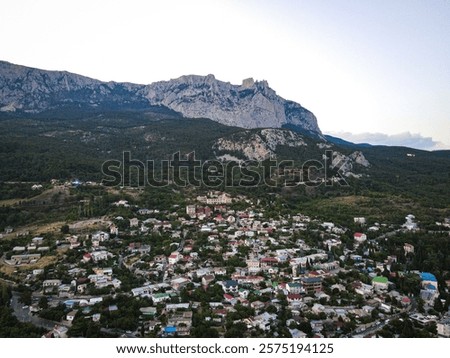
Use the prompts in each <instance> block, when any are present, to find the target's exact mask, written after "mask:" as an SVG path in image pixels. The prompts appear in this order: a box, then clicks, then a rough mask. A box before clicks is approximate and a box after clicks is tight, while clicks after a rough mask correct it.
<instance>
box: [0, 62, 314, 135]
mask: <svg viewBox="0 0 450 358" xmlns="http://www.w3.org/2000/svg"><path fill="white" fill-rule="evenodd" d="M155 106H160V107H165V108H168V109H170V110H173V111H176V112H178V113H180V114H181V115H182V116H184V117H186V118H209V119H211V120H213V121H215V122H218V123H221V124H225V125H228V126H237V127H242V128H283V127H286V128H289V129H291V130H295V131H298V132H303V133H308V134H312V135H313V136H320V137H321V131H320V129H319V126H318V125H317V120H316V117H315V116H314V114H312V113H311V112H310V111H308V110H307V109H305V108H303V107H302V106H301V105H300V104H298V103H296V102H293V101H288V100H285V99H283V98H281V97H280V96H278V95H277V94H276V92H275V91H274V90H273V89H271V88H270V87H269V85H268V83H267V82H266V81H254V80H253V79H251V78H249V79H246V80H244V81H243V82H242V84H241V85H232V84H230V83H228V82H222V81H219V80H217V79H216V78H215V77H214V76H213V75H208V76H195V75H190V76H182V77H180V78H177V79H173V80H170V81H161V82H155V83H152V84H149V85H138V84H132V83H118V82H102V81H98V80H95V79H91V78H88V77H84V76H80V75H77V74H73V73H69V72H65V71H44V70H39V69H35V68H30V67H24V66H19V65H14V64H11V63H8V62H4V61H0V111H2V112H16V111H19V112H24V113H42V112H46V111H55V110H58V109H63V108H77V109H84V110H93V111H98V110H133V109H134V110H135V109H146V108H149V107H155Z"/></svg>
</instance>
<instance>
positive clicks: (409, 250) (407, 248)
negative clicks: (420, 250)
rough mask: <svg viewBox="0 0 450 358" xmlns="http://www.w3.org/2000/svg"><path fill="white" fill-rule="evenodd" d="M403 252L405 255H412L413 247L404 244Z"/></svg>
mask: <svg viewBox="0 0 450 358" xmlns="http://www.w3.org/2000/svg"><path fill="white" fill-rule="evenodd" d="M403 250H404V251H405V255H406V254H413V253H414V245H411V244H408V243H405V245H403Z"/></svg>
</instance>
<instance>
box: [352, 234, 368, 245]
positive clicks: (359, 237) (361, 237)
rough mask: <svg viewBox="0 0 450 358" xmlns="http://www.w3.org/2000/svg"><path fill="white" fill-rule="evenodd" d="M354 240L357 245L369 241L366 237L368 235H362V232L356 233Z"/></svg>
mask: <svg viewBox="0 0 450 358" xmlns="http://www.w3.org/2000/svg"><path fill="white" fill-rule="evenodd" d="M353 239H354V240H355V241H356V242H357V243H359V244H361V243H363V242H364V241H366V240H367V235H366V234H363V233H361V232H355V233H354V234H353Z"/></svg>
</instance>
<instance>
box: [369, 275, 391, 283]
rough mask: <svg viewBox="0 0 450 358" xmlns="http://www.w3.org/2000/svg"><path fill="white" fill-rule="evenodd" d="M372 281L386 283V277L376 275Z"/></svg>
mask: <svg viewBox="0 0 450 358" xmlns="http://www.w3.org/2000/svg"><path fill="white" fill-rule="evenodd" d="M372 282H376V283H388V279H387V278H386V277H384V276H376V277H374V278H373V279H372Z"/></svg>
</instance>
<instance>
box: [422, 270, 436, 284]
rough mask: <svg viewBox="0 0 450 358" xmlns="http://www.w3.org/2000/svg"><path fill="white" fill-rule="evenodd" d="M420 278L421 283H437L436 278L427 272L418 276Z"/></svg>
mask: <svg viewBox="0 0 450 358" xmlns="http://www.w3.org/2000/svg"><path fill="white" fill-rule="evenodd" d="M420 278H421V279H422V281H434V282H437V280H436V277H435V276H434V275H433V274H432V273H429V272H422V273H421V274H420Z"/></svg>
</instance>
